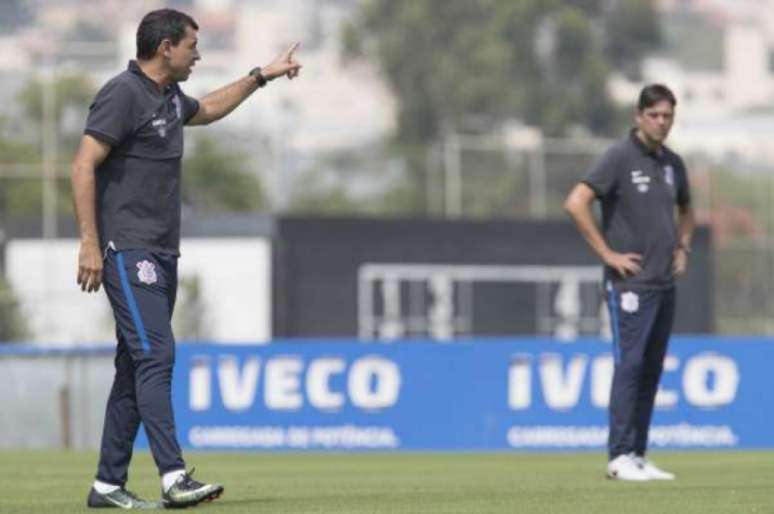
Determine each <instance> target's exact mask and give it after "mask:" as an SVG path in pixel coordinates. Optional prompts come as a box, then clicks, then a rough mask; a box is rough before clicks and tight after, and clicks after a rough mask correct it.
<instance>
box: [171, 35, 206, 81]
mask: <svg viewBox="0 0 774 514" xmlns="http://www.w3.org/2000/svg"><path fill="white" fill-rule="evenodd" d="M198 42H199V39H198V38H197V37H196V31H195V30H194V29H193V28H191V27H186V28H185V36H184V37H183V39H181V40H180V42H179V43H178V44H177V45H172V44H170V45H169V48H168V50H169V51H168V53H167V55H166V57H167V63H168V65H169V69H170V73H171V75H172V80H174V81H175V82H182V81H184V80H187V79H188V76H189V75H191V71H192V68H193V66H194V64H195V63H196V61H198V60H199V59H201V56H200V55H199V50H198V49H197V47H196V45H197V43H198Z"/></svg>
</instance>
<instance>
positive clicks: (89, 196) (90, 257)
mask: <svg viewBox="0 0 774 514" xmlns="http://www.w3.org/2000/svg"><path fill="white" fill-rule="evenodd" d="M109 153H110V145H109V144H107V143H105V142H102V141H100V140H98V139H96V138H94V137H92V136H90V135H88V134H87V135H85V136H83V137H82V138H81V143H80V145H79V146H78V151H77V152H76V153H75V158H74V159H73V166H72V171H71V175H70V183H71V185H72V189H73V204H74V206H75V216H76V218H77V220H78V228H79V229H80V233H81V247H80V250H79V252H78V273H77V282H78V285H79V286H81V291H87V292H89V293H91V292H92V291H98V290H99V286H100V284H102V249H101V247H100V241H99V235H98V234H97V215H96V210H97V202H96V180H95V176H94V174H95V171H96V169H97V167H98V166H99V165H100V164H101V163H102V161H104V160H105V158H106V157H107V156H108V154H109Z"/></svg>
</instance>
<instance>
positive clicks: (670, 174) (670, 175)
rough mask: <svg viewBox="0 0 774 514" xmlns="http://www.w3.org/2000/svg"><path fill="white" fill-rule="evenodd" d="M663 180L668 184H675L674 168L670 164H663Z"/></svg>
mask: <svg viewBox="0 0 774 514" xmlns="http://www.w3.org/2000/svg"><path fill="white" fill-rule="evenodd" d="M664 182H666V183H667V184H669V185H670V186H674V185H675V169H674V168H673V167H672V165H671V164H667V165H666V166H664Z"/></svg>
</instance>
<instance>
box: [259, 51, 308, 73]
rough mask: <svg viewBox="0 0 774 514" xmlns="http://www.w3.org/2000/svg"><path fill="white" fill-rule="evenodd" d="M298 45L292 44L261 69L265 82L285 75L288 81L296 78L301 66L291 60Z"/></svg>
mask: <svg viewBox="0 0 774 514" xmlns="http://www.w3.org/2000/svg"><path fill="white" fill-rule="evenodd" d="M299 45H300V43H293V44H292V45H290V48H288V49H287V50H285V51H284V52H283V53H281V54H280V55H278V56H277V57H275V58H274V60H273V61H272V62H271V63H269V64H268V65H266V66H264V67H263V68H261V75H263V78H265V79H266V80H274V79H276V78H277V77H281V76H283V75H287V77H288V78H289V79H291V80H292V79H294V78H296V77H298V73H299V72H300V71H301V65H300V64H299V63H298V62H297V61H296V60H295V59H294V58H293V53H294V52H295V51H296V50H297V49H298V46H299Z"/></svg>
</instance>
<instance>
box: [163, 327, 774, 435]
mask: <svg viewBox="0 0 774 514" xmlns="http://www.w3.org/2000/svg"><path fill="white" fill-rule="evenodd" d="M772 362H774V344H773V343H772V341H770V340H765V339H722V338H710V337H695V338H689V337H679V338H674V339H673V341H672V343H671V346H670V351H669V354H668V356H667V358H666V361H665V370H664V375H663V378H662V381H661V388H660V390H659V394H658V397H657V407H656V412H655V414H654V418H653V424H652V429H651V446H653V447H662V448H761V447H774V430H772V429H771V427H772V426H774V405H773V404H771V402H770V399H771V398H772V394H773V393H774V374H773V373H771V371H770V370H769V366H770V363H772ZM612 372H613V360H612V355H611V346H610V345H609V344H607V343H603V342H600V341H597V340H583V341H579V342H575V343H569V344H568V343H560V342H556V341H554V340H550V339H535V338H525V339H475V340H470V341H465V342H455V343H451V344H450V343H446V344H443V343H434V342H427V341H402V342H397V343H390V344H381V343H358V342H355V341H350V340H343V339H342V340H336V339H326V340H317V339H316V340H295V341H292V342H291V341H284V342H283V341H279V342H275V343H272V344H269V345H263V346H244V345H239V346H225V345H214V344H212V345H211V344H187V345H180V346H179V347H178V359H177V367H176V369H175V379H174V380H175V382H174V386H173V401H174V404H175V415H176V420H177V425H178V432H179V434H180V439H181V444H183V445H184V446H185V447H187V448H212V449H237V448H239V449H262V450H393V449H405V450H441V449H442V450H506V449H520V450H551V449H555V450H560V449H576V450H577V449H590V448H604V446H605V442H606V438H607V405H608V396H609V390H610V383H611V379H612Z"/></svg>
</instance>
